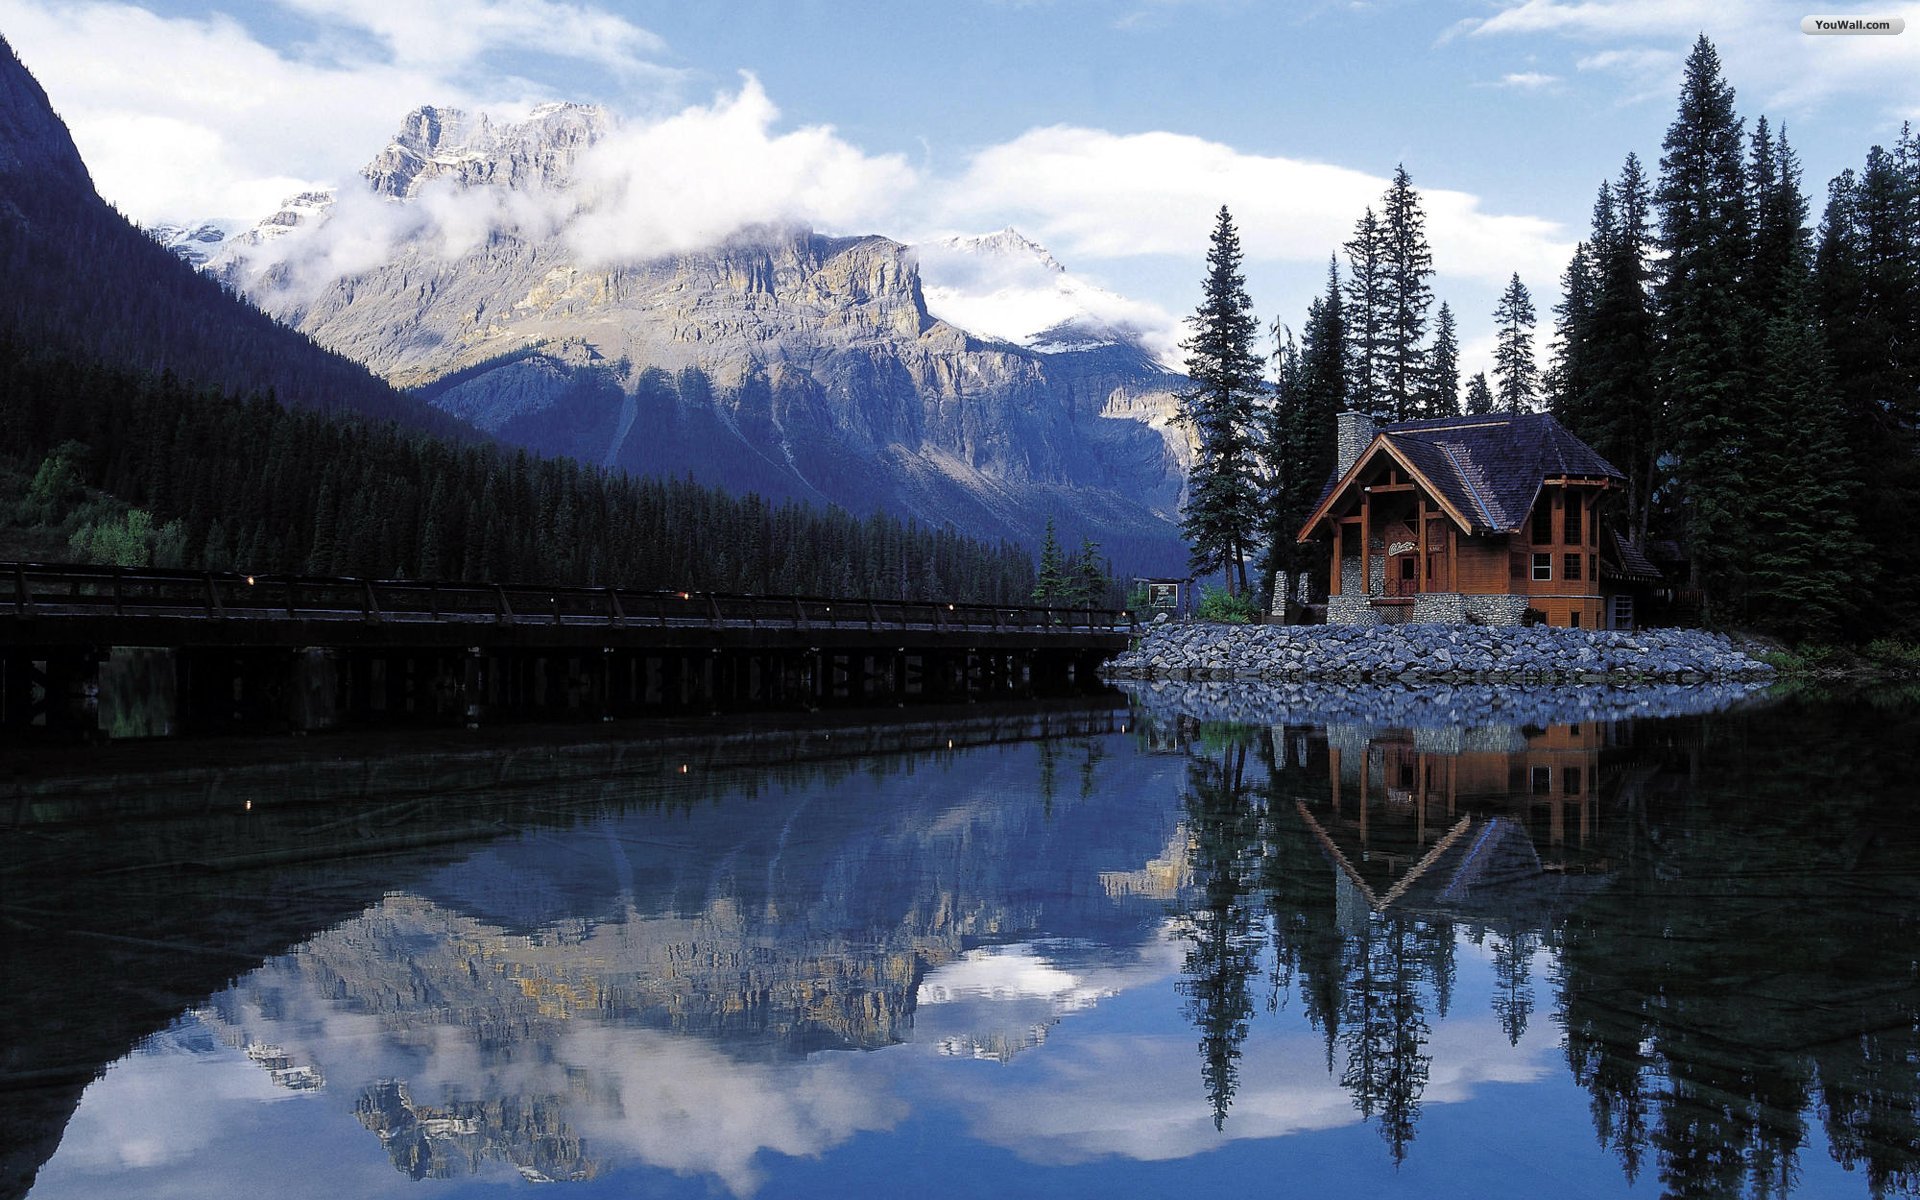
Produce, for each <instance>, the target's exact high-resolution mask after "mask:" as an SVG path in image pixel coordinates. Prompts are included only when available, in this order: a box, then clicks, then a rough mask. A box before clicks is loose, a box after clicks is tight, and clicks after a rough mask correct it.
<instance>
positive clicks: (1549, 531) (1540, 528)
mask: <svg viewBox="0 0 1920 1200" xmlns="http://www.w3.org/2000/svg"><path fill="white" fill-rule="evenodd" d="M1552 540H1553V497H1551V496H1549V495H1547V494H1546V493H1545V492H1542V493H1541V494H1540V503H1539V504H1538V505H1536V506H1535V507H1534V510H1533V544H1534V545H1536V546H1542V545H1545V544H1546V543H1548V542H1551V541H1552Z"/></svg>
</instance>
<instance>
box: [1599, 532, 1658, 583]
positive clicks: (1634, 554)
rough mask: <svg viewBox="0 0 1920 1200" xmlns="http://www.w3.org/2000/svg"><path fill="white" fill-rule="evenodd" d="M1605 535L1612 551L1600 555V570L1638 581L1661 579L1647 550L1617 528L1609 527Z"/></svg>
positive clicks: (1651, 581)
mask: <svg viewBox="0 0 1920 1200" xmlns="http://www.w3.org/2000/svg"><path fill="white" fill-rule="evenodd" d="M1607 536H1608V538H1609V539H1611V541H1612V545H1611V549H1612V551H1613V552H1612V553H1611V554H1607V553H1602V554H1601V555H1600V572H1601V574H1603V575H1611V576H1614V577H1615V578H1618V579H1631V580H1635V581H1637V582H1640V583H1658V582H1659V581H1660V579H1661V575H1660V568H1659V567H1656V566H1654V565H1653V560H1652V559H1650V558H1648V557H1647V552H1646V551H1645V550H1642V549H1641V548H1640V543H1638V542H1636V541H1634V540H1633V539H1632V538H1630V537H1628V536H1627V535H1626V534H1624V533H1621V532H1620V531H1619V530H1618V529H1610V530H1608V531H1607Z"/></svg>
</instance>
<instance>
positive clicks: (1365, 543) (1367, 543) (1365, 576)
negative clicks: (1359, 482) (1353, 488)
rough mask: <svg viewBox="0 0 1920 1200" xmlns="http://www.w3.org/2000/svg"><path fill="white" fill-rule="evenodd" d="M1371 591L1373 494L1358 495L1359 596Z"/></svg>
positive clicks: (1367, 492)
mask: <svg viewBox="0 0 1920 1200" xmlns="http://www.w3.org/2000/svg"><path fill="white" fill-rule="evenodd" d="M1372 591H1373V492H1372V490H1371V489H1365V490H1362V491H1361V493H1360V594H1361V595H1362V596H1365V595H1367V594H1369V593H1371V592H1372Z"/></svg>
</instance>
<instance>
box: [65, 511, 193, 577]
mask: <svg viewBox="0 0 1920 1200" xmlns="http://www.w3.org/2000/svg"><path fill="white" fill-rule="evenodd" d="M68 546H69V547H70V548H71V549H72V551H73V556H74V559H75V560H76V561H78V562H89V563H100V564H102V565H105V566H112V567H179V566H183V565H185V563H186V561H187V555H186V527H185V526H184V525H182V524H181V523H180V522H179V521H168V522H167V523H166V524H165V525H162V526H159V527H158V528H156V527H155V526H154V523H153V514H152V513H150V512H148V511H147V510H146V509H144V508H132V509H128V510H127V511H126V512H125V513H124V514H122V515H121V516H120V517H119V518H118V519H117V520H116V519H111V518H109V519H105V520H98V521H90V522H88V523H87V524H85V525H82V526H81V527H80V528H79V529H77V530H75V531H74V534H73V537H72V539H71V540H70V541H69V542H68Z"/></svg>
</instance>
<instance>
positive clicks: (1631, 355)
mask: <svg viewBox="0 0 1920 1200" xmlns="http://www.w3.org/2000/svg"><path fill="white" fill-rule="evenodd" d="M1651 203H1652V198H1651V195H1650V192H1649V189H1648V184H1647V178H1646V175H1645V173H1644V172H1642V170H1641V169H1640V160H1639V158H1638V157H1636V156H1634V155H1632V154H1629V155H1627V159H1626V162H1625V163H1624V164H1623V165H1622V167H1621V169H1620V178H1619V180H1618V182H1616V183H1615V185H1614V187H1613V189H1612V191H1611V193H1610V194H1609V195H1608V203H1607V204H1606V205H1605V206H1601V205H1599V204H1596V205H1595V212H1594V234H1593V242H1592V244H1593V247H1594V273H1595V279H1594V284H1593V302H1592V306H1591V310H1590V312H1589V315H1588V320H1587V333H1586V339H1585V347H1584V353H1585V369H1584V371H1583V375H1584V377H1585V380H1586V385H1587V392H1586V394H1585V396H1584V397H1583V398H1582V399H1580V400H1578V401H1577V402H1575V403H1574V404H1573V405H1572V407H1571V411H1570V414H1569V415H1570V416H1572V418H1573V420H1572V421H1571V422H1569V425H1568V427H1569V428H1570V429H1572V430H1573V431H1574V432H1575V433H1576V434H1578V435H1579V436H1580V437H1582V438H1584V439H1585V440H1586V441H1587V443H1588V444H1589V445H1591V446H1592V447H1593V448H1594V449H1595V450H1597V451H1598V452H1599V453H1600V455H1601V457H1603V458H1605V459H1606V460H1607V461H1608V462H1611V463H1612V464H1613V465H1614V466H1616V467H1618V468H1620V470H1622V471H1623V472H1625V473H1626V476H1627V489H1626V508H1627V524H1628V527H1629V528H1630V529H1631V530H1632V531H1633V532H1634V534H1635V536H1636V537H1637V538H1638V539H1640V540H1645V538H1646V536H1647V531H1648V526H1649V522H1650V519H1651V510H1652V500H1653V485H1654V476H1655V467H1656V461H1657V458H1658V454H1659V442H1658V439H1659V435H1660V420H1659V397H1658V392H1657V390H1656V387H1655V378H1654V370H1653V368H1654V341H1653V339H1654V326H1653V310H1652V306H1651V300H1650V297H1649V295H1648V282H1649V280H1650V278H1651V270H1652V268H1651V264H1650V255H1651V252H1652V245H1653V243H1652V233H1651V229H1650V225H1649V221H1650V220H1651V215H1650V214H1651V207H1650V206H1651Z"/></svg>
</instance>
